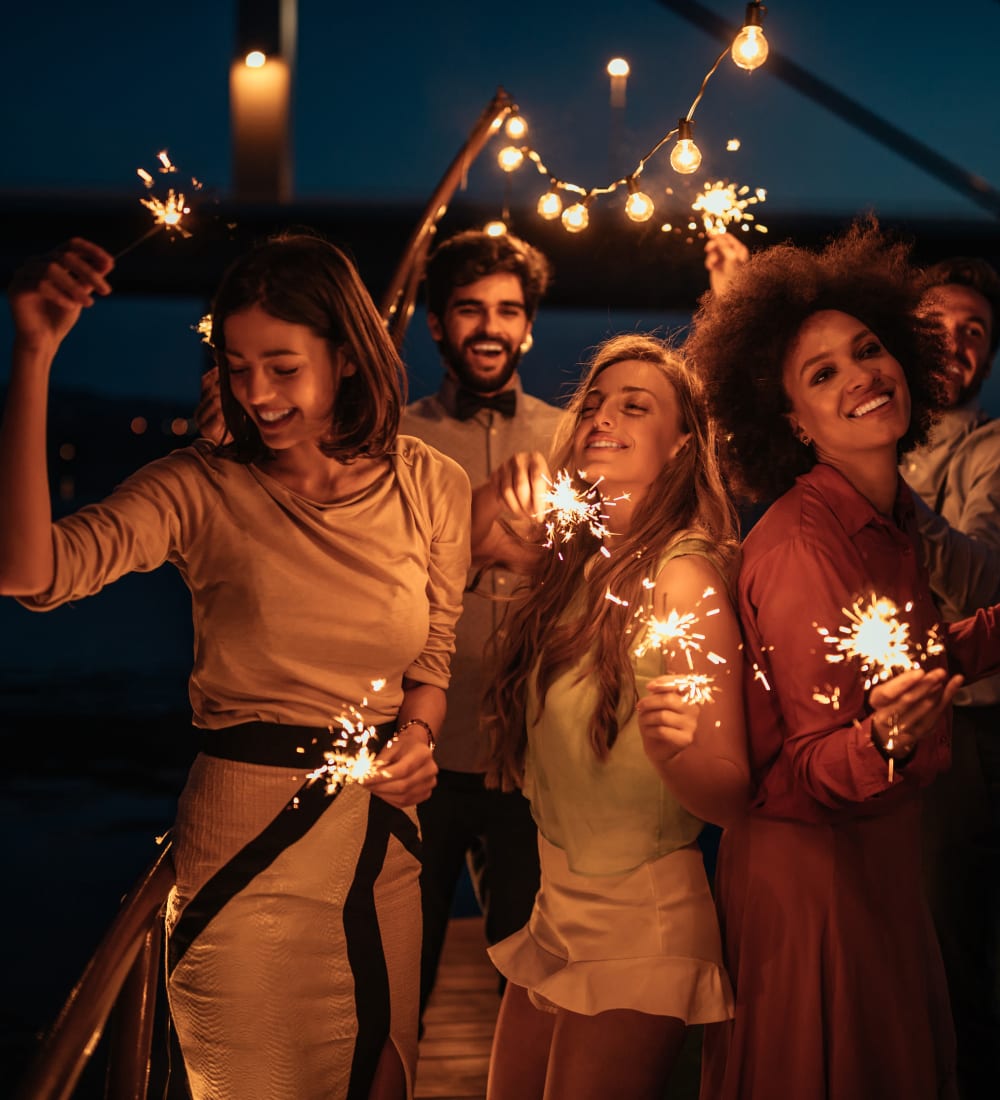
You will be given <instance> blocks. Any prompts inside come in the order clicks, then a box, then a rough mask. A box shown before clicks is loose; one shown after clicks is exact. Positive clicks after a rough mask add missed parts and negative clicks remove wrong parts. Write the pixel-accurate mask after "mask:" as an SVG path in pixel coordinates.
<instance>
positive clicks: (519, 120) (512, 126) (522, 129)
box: [503, 115, 528, 141]
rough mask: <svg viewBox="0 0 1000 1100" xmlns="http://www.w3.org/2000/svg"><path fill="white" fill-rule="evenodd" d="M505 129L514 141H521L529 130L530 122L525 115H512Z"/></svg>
mask: <svg viewBox="0 0 1000 1100" xmlns="http://www.w3.org/2000/svg"><path fill="white" fill-rule="evenodd" d="M503 129H504V133H505V134H506V135H507V137H509V138H510V139H511V140H512V141H520V140H521V138H523V137H524V135H525V134H526V133H527V132H528V123H527V122H526V121H525V119H524V115H511V116H510V118H509V119H507V125H506V126H504V128H503Z"/></svg>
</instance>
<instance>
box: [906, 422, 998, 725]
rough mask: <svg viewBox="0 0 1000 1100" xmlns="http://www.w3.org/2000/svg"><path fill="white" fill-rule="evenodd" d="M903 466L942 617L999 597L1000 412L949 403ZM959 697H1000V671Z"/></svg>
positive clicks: (978, 701)
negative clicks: (992, 415)
mask: <svg viewBox="0 0 1000 1100" xmlns="http://www.w3.org/2000/svg"><path fill="white" fill-rule="evenodd" d="M900 472H901V473H902V475H903V477H904V478H905V479H906V481H907V482H908V484H909V485H910V487H911V488H912V489H913V490H914V493H915V494H916V495H917V497H918V498H919V500H918V507H917V519H918V522H919V524H920V535H921V539H922V540H923V544H924V550H925V558H926V561H927V568H928V571H929V573H930V579H931V588H932V589H933V591H934V595H935V598H936V599H937V601H938V606H939V607H940V609H941V615H942V617H943V618H944V619H945V620H946V621H948V622H952V621H954V620H956V619H962V618H965V617H966V616H967V615H972V614H974V613H975V611H976V610H977V609H978V608H980V607H987V606H989V605H990V604H994V603H997V602H1000V420H990V419H988V418H987V416H986V414H985V413H984V412H983V411H982V409H980V407H979V404H978V401H972V402H970V403H968V404H966V405H962V406H959V407H958V408H954V409H948V410H947V411H946V412H945V413H944V414H943V416H942V417H941V420H940V421H939V422H938V423H937V424H936V425H935V427H934V431H933V433H932V436H931V440H930V442H929V443H928V444H927V446H926V447H922V448H921V449H920V450H919V451H914V452H913V453H912V454H909V455H907V456H906V458H905V459H904V460H903V465H902V466H901V467H900ZM920 501H922V502H923V504H924V505H925V506H926V507H920V506H919V502H920ZM956 701H957V703H958V704H960V705H964V706H986V705H988V704H992V703H998V702H1000V676H991V677H989V678H988V679H985V680H980V681H979V682H978V683H976V684H973V685H972V686H970V687H967V688H963V689H962V691H961V692H960V693H959V695H958V698H957V700H956Z"/></svg>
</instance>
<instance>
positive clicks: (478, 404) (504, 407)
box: [455, 386, 517, 420]
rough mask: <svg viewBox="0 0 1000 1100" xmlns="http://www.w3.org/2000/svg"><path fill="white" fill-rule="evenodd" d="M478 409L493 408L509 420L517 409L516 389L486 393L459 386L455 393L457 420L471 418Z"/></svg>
mask: <svg viewBox="0 0 1000 1100" xmlns="http://www.w3.org/2000/svg"><path fill="white" fill-rule="evenodd" d="M480 409H494V410H496V412H498V413H500V415H501V416H505V417H507V419H508V420H509V419H510V418H511V417H512V416H513V415H514V413H515V412H516V411H517V391H516V390H501V391H500V392H499V393H493V394H487V393H476V392H475V391H474V390H467V389H465V388H464V387H462V386H460V387H459V388H458V390H457V391H456V393H455V416H456V417H457V418H458V419H459V420H471V419H472V418H473V417H474V416H475V415H476V413H477V412H479V410H480Z"/></svg>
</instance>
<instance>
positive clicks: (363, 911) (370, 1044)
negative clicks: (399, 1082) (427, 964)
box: [344, 796, 420, 1100]
mask: <svg viewBox="0 0 1000 1100" xmlns="http://www.w3.org/2000/svg"><path fill="white" fill-rule="evenodd" d="M390 836H395V837H396V839H397V840H398V841H399V842H400V843H401V844H402V845H403V847H404V848H406V850H407V851H408V852H409V853H410V854H411V855H412V856H413V857H414V858H415V859H417V860H419V859H420V839H419V835H418V833H417V827H416V825H415V824H414V823H413V821H411V820H410V818H409V817H407V816H406V814H405V813H403V811H402V810H399V809H397V808H396V807H395V806H390V805H389V803H388V802H383V801H382V799H381V798H377V797H375V796H372V798H371V799H370V800H369V802H368V827H367V830H366V832H365V841H364V845H363V846H362V849H361V854H360V856H359V857H358V864H357V868H356V869H355V872H354V881H353V882H352V883H351V888H350V890H349V891H348V894H347V898H346V900H345V902H344V934H345V937H346V940H347V958H348V962H349V963H350V967H351V973H352V974H353V975H354V1011H355V1014H356V1016H357V1020H358V1036H357V1039H356V1040H355V1044H354V1058H353V1061H352V1063H351V1080H350V1085H349V1087H348V1090H347V1100H367V1097H368V1094H369V1092H370V1090H371V1084H372V1079H373V1078H374V1076H375V1069H376V1067H377V1066H378V1060H379V1058H380V1057H381V1055H382V1048H383V1047H384V1046H385V1041H386V1039H387V1038H388V1036H389V1031H390V1026H391V1019H390V1015H391V1014H390V1009H389V970H388V967H387V966H386V962H385V951H384V950H383V948H382V933H381V930H380V929H379V924H378V913H377V912H376V910H375V883H376V881H377V880H378V876H379V874H380V873H381V871H382V865H383V864H384V863H385V856H386V852H387V851H388V848H389V837H390Z"/></svg>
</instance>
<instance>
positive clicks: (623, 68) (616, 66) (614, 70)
mask: <svg viewBox="0 0 1000 1100" xmlns="http://www.w3.org/2000/svg"><path fill="white" fill-rule="evenodd" d="M631 71H632V70H631V69H630V68H629V64H628V62H627V61H626V60H625V58H624V57H613V58H612V59H611V60H610V61H609V62H608V76H628V74H629V73H630V72H631Z"/></svg>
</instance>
